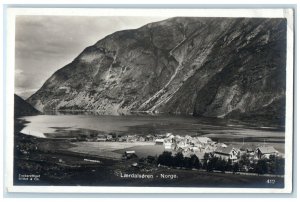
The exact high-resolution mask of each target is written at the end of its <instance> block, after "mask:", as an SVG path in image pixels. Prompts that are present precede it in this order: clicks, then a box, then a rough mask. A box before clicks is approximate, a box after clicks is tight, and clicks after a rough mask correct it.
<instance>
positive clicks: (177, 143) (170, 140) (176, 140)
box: [84, 133, 284, 172]
mask: <svg viewBox="0 0 300 202" xmlns="http://www.w3.org/2000/svg"><path fill="white" fill-rule="evenodd" d="M84 141H90V142H103V143H104V142H105V143H106V144H109V143H113V142H119V144H120V143H124V144H125V143H127V145H128V146H126V148H125V150H124V154H123V159H130V158H132V157H137V158H141V157H146V156H156V157H157V156H158V152H160V154H162V153H163V152H169V153H171V155H172V156H173V157H175V156H176V155H177V154H178V153H180V154H182V157H183V158H190V157H192V156H196V157H197V158H198V159H199V162H200V164H202V165H204V164H207V161H208V160H209V159H211V158H215V159H219V160H223V163H225V162H228V161H230V162H231V164H232V165H234V164H235V163H238V162H240V161H247V162H248V164H245V165H242V166H240V168H239V170H240V171H245V172H248V171H250V170H251V169H252V170H253V169H254V168H253V167H254V166H253V165H254V164H257V162H258V161H259V160H265V161H268V160H269V159H270V158H274V157H276V158H280V159H284V154H283V153H281V152H279V151H278V150H277V149H275V147H274V146H273V145H271V144H270V143H269V144H266V143H257V144H255V143H244V142H243V143H240V142H237V143H234V144H233V143H232V144H226V143H222V142H216V141H213V140H212V139H211V138H209V137H205V136H190V135H185V136H181V135H174V134H172V133H165V134H156V135H151V134H149V135H146V136H139V135H137V134H135V135H122V136H120V135H116V134H115V133H110V134H100V135H99V134H98V135H97V136H95V135H94V136H92V137H88V138H86V139H85V140H84ZM130 143H132V147H130V145H131V144H130ZM133 143H134V144H133ZM139 143H140V144H141V145H143V144H145V143H147V144H151V145H153V147H151V149H150V150H149V149H148V154H147V155H145V154H143V155H142V156H141V155H140V152H139V151H136V150H135V149H134V148H135V147H134V145H138V144H139ZM145 147H146V146H145ZM151 150H155V151H151ZM134 165H137V164H136V163H135V164H134ZM251 165H252V166H251Z"/></svg>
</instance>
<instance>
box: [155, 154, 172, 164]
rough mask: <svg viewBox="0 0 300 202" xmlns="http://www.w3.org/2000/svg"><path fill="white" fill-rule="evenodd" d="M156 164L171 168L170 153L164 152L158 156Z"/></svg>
mask: <svg viewBox="0 0 300 202" xmlns="http://www.w3.org/2000/svg"><path fill="white" fill-rule="evenodd" d="M157 163H159V164H161V165H165V166H172V164H173V157H172V153H171V152H167V151H164V152H163V153H162V154H161V155H159V156H158V159H157Z"/></svg>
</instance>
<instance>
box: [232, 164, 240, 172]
mask: <svg viewBox="0 0 300 202" xmlns="http://www.w3.org/2000/svg"><path fill="white" fill-rule="evenodd" d="M238 171H239V164H238V163H234V164H233V167H232V173H233V174H234V173H236V172H238Z"/></svg>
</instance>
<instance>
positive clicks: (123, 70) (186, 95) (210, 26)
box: [28, 17, 286, 117]
mask: <svg viewBox="0 0 300 202" xmlns="http://www.w3.org/2000/svg"><path fill="white" fill-rule="evenodd" d="M285 55H286V20H285V19H255V18H181V17H178V18H171V19H168V20H165V21H161V22H156V23H151V24H148V25H145V26H143V27H141V28H139V29H135V30H124V31H119V32H116V33H113V34H111V35H109V36H107V37H105V38H104V39H102V40H100V41H98V42H97V43H96V44H95V45H93V46H90V47H88V48H86V49H85V50H84V51H83V52H82V53H81V54H80V55H79V56H78V57H76V58H75V59H74V60H73V61H72V62H71V63H70V64H68V65H66V66H65V67H63V68H61V69H59V70H58V71H57V72H55V73H54V74H53V75H52V76H51V77H50V78H49V79H48V80H47V81H46V82H45V84H44V85H43V86H42V87H41V89H39V90H38V91H37V92H36V93H35V94H34V95H32V96H31V97H30V98H29V99H28V102H29V103H31V104H32V105H33V106H35V107H36V108H37V109H39V110H52V109H58V110H70V109H73V110H74V109H80V110H99V111H106V112H107V113H125V112H127V111H149V112H166V113H181V114H194V115H198V116H209V117H226V116H234V117H237V114H248V113H252V112H258V111H260V109H263V108H264V109H267V106H270V107H269V108H270V109H271V108H272V110H271V111H272V112H271V113H272V114H274V112H275V113H277V112H278V113H279V112H280V111H282V110H283V109H282V107H284V104H283V105H278V104H275V105H276V106H275V109H273V108H274V107H272V105H273V104H274V103H276V101H277V100H280V99H283V100H284V98H285V57H286V56H285ZM279 108H280V109H279ZM274 110H275V111H274ZM268 113H269V110H265V114H266V115H267V114H268ZM280 114H281V113H280Z"/></svg>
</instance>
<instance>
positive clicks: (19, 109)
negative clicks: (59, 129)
mask: <svg viewBox="0 0 300 202" xmlns="http://www.w3.org/2000/svg"><path fill="white" fill-rule="evenodd" d="M14 100H15V106H14V113H15V117H20V116H33V115H38V114H41V112H40V111H38V110H36V109H35V108H34V107H33V106H31V105H30V104H29V103H28V102H26V101H25V100H23V99H22V98H21V97H19V96H18V95H16V94H15V96H14Z"/></svg>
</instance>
